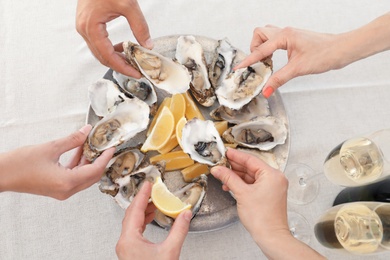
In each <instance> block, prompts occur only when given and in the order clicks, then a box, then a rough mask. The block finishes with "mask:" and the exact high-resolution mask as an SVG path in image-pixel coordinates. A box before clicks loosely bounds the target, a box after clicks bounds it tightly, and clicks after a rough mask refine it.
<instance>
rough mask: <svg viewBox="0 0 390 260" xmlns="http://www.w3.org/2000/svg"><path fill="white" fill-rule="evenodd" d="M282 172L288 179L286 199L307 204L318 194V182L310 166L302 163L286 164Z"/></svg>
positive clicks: (317, 175)
mask: <svg viewBox="0 0 390 260" xmlns="http://www.w3.org/2000/svg"><path fill="white" fill-rule="evenodd" d="M284 174H285V176H286V178H287V179H288V193H287V199H288V200H289V201H291V202H293V203H295V204H300V205H302V204H308V203H310V202H312V201H313V200H314V199H315V198H316V197H317V195H318V191H319V183H318V180H317V178H318V177H320V176H322V174H316V173H315V172H314V170H313V169H312V168H310V167H309V166H307V165H306V164H303V163H292V164H287V166H286V169H285V170H284Z"/></svg>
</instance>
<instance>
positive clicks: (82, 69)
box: [0, 0, 390, 260]
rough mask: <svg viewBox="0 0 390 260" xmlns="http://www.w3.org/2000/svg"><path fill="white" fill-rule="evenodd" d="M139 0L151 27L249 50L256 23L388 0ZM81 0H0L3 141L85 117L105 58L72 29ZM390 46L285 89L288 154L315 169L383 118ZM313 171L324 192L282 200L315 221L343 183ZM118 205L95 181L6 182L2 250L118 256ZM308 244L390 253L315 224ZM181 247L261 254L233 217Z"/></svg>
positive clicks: (124, 28)
mask: <svg viewBox="0 0 390 260" xmlns="http://www.w3.org/2000/svg"><path fill="white" fill-rule="evenodd" d="M139 2H140V5H141V8H142V10H143V12H144V14H145V16H146V19H147V21H148V23H149V27H150V31H151V35H152V37H153V38H156V37H160V36H165V35H172V34H194V35H203V36H208V37H211V38H214V39H220V38H223V37H227V38H229V39H230V41H231V43H232V44H233V45H235V46H236V47H238V48H240V49H241V50H243V51H245V52H246V53H248V52H249V44H250V41H251V38H252V32H253V29H254V28H255V27H256V26H264V25H266V24H273V25H277V26H281V27H284V26H293V27H298V28H304V29H308V30H314V31H319V32H329V33H339V32H344V31H347V30H351V29H354V28H357V27H359V26H361V25H363V24H365V23H367V22H369V21H371V20H372V19H374V18H376V17H377V16H379V15H381V14H383V13H385V12H387V11H389V10H390V2H389V1H387V0H377V1H371V0H360V1H356V0H345V1H338V0H337V1H336V0H330V1H309V0H301V1H281V0H274V1H264V0H246V1H233V0H213V1H209V0H198V1H190V0H166V1H157V0H155V1H152V0H140V1H139ZM76 3H77V2H76V0H71V1H69V0H56V1H52V0H40V1H28V0H19V1H10V0H8V1H7V0H0V143H1V145H0V152H5V151H8V150H11V149H14V148H16V147H19V146H23V145H28V144H36V143H41V142H46V141H49V140H52V139H55V138H59V137H62V136H65V135H68V134H69V133H71V132H72V131H74V130H76V129H78V128H80V127H81V126H82V125H84V122H85V117H86V112H87V108H88V99H87V88H88V86H89V84H91V83H92V82H94V81H96V80H97V79H99V78H101V77H102V76H103V75H104V73H105V72H106V71H107V68H106V67H104V66H102V65H101V64H100V63H99V62H98V61H97V60H96V59H95V58H94V57H93V56H92V55H91V53H90V51H89V49H88V48H87V46H86V44H85V42H84V41H83V39H82V38H81V36H79V35H78V34H77V32H76V30H75V10H76ZM107 28H108V30H109V33H110V37H111V40H112V42H114V43H117V42H120V41H124V40H133V41H134V37H133V36H132V34H131V32H130V29H129V26H128V24H127V23H126V22H125V19H123V18H121V19H116V20H114V21H112V22H110V23H109V24H108V27H107ZM389 55H390V53H389V52H385V53H381V54H378V55H376V56H373V57H370V58H367V59H365V60H363V61H360V62H357V63H355V64H352V65H350V66H348V67H346V68H344V69H342V70H339V71H332V72H328V73H325V74H322V75H311V76H305V77H300V78H297V79H294V80H292V81H290V82H289V83H287V84H286V85H285V86H284V87H283V88H282V89H281V94H282V97H283V100H284V105H285V108H286V111H287V113H288V116H289V120H290V134H291V152H290V156H289V162H302V163H306V164H308V165H309V166H311V167H312V168H313V169H315V170H316V171H318V172H321V171H322V163H323V160H324V158H325V156H326V155H327V154H328V152H329V151H330V149H332V148H333V147H334V146H335V145H337V144H338V143H339V142H341V141H343V140H344V139H346V138H348V137H351V136H354V135H357V134H360V133H364V132H367V131H371V130H377V129H380V128H384V127H390V124H389V122H388V119H389V118H390V112H389V111H390V102H389V100H390V91H389V87H390V73H389V68H390V56H389ZM273 60H274V68H275V69H276V70H277V69H279V68H281V67H282V66H283V65H284V64H285V62H286V53H285V52H283V51H278V52H276V53H275V55H274V56H273ZM67 158H68V156H65V157H64V159H63V160H64V161H66V160H67ZM25 163H26V164H29V163H30V162H25ZM320 180H321V188H320V194H319V196H318V197H317V198H316V200H315V201H314V202H313V203H311V204H309V205H306V206H296V205H289V209H290V210H292V211H296V212H299V213H301V214H302V215H303V216H305V218H306V219H307V220H308V221H309V223H310V225H311V227H313V225H314V223H315V221H316V219H317V218H318V217H319V216H320V214H321V213H322V212H324V211H325V210H327V209H328V208H329V207H330V206H331V204H332V201H333V199H334V197H335V196H336V194H337V192H338V191H339V190H341V188H340V187H338V186H336V185H334V184H331V183H330V182H328V181H327V180H326V178H325V177H323V178H322V179H320ZM0 181H1V180H0ZM264 203H267V202H266V201H265V202H264ZM123 215H124V212H123V211H122V210H121V209H120V208H119V207H118V206H117V205H116V204H115V203H114V202H113V201H112V200H111V199H110V198H109V197H108V196H106V195H103V194H102V193H100V191H99V190H98V188H97V186H96V185H95V186H92V187H91V188H89V189H87V190H85V191H83V192H80V193H78V194H76V195H74V196H73V197H71V198H70V199H68V200H66V201H63V202H59V201H56V200H54V199H50V198H45V197H39V196H33V195H27V194H16V193H8V192H5V193H1V194H0V259H40V260H41V259H94V260H95V259H116V255H115V244H116V242H117V240H118V238H119V234H120V230H121V221H122V218H123ZM254 217H255V216H254ZM166 235H167V233H166V232H165V231H163V230H161V229H159V228H156V227H154V226H149V227H148V228H147V230H146V232H145V236H146V237H147V238H148V239H150V240H152V241H154V242H158V241H162V240H163V239H164V238H165V237H166ZM270 235H272V234H270ZM310 246H312V247H314V248H315V249H316V250H318V251H320V252H321V253H322V254H324V255H325V256H327V257H328V258H329V259H388V258H389V257H390V253H387V254H383V255H377V256H370V257H368V256H367V257H357V256H345V255H339V254H337V253H335V252H332V251H330V250H326V249H325V248H324V247H322V246H321V245H319V244H318V243H317V241H316V239H315V237H314V236H312V237H311V242H310ZM181 258H182V259H265V256H264V255H263V254H262V253H261V251H260V250H259V248H258V247H257V246H256V244H255V243H254V242H253V240H252V238H251V237H250V235H249V234H248V233H247V231H246V230H245V228H244V227H243V226H242V225H241V224H240V223H239V222H237V223H234V224H233V225H231V226H229V227H226V228H224V229H222V230H219V231H213V232H207V233H196V234H194V233H193V234H189V235H188V237H187V239H186V241H185V244H184V246H183V249H182V254H181Z"/></svg>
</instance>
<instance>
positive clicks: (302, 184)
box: [299, 173, 322, 186]
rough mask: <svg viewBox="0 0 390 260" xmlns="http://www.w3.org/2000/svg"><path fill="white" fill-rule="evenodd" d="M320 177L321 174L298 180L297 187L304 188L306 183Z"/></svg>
mask: <svg viewBox="0 0 390 260" xmlns="http://www.w3.org/2000/svg"><path fill="white" fill-rule="evenodd" d="M321 176H322V173H317V174H314V175H313V176H310V177H309V178H307V179H305V178H303V177H301V178H299V185H301V186H306V184H307V183H309V182H311V181H313V180H315V179H317V178H319V177H321Z"/></svg>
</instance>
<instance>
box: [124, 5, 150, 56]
mask: <svg viewBox="0 0 390 260" xmlns="http://www.w3.org/2000/svg"><path fill="white" fill-rule="evenodd" d="M123 15H124V16H125V17H126V19H127V21H128V23H129V25H130V28H131V31H132V32H133V34H134V37H135V38H136V39H137V41H138V43H139V44H140V45H141V46H143V47H145V48H148V49H152V48H153V42H152V40H151V38H150V33H149V27H148V23H147V22H146V19H145V17H144V15H143V13H142V11H141V8H140V7H139V5H138V2H137V1H135V3H134V5H133V6H132V8H131V9H130V8H129V10H128V11H126V12H125V13H124V14H123Z"/></svg>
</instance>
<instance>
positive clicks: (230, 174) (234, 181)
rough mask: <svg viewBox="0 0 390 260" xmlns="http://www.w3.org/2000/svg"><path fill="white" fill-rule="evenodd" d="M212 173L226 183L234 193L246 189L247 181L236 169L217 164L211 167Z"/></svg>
mask: <svg viewBox="0 0 390 260" xmlns="http://www.w3.org/2000/svg"><path fill="white" fill-rule="evenodd" d="M210 173H211V174H212V175H213V176H214V177H215V178H217V179H219V180H220V181H221V182H222V183H223V184H224V185H226V186H227V187H228V188H229V189H230V190H231V191H232V192H233V193H234V194H237V193H239V192H240V190H244V189H245V187H246V185H247V184H246V183H245V182H244V181H243V180H242V179H241V178H240V176H238V175H237V174H236V173H235V172H234V171H232V170H230V169H228V168H226V167H224V166H215V167H213V168H211V170H210Z"/></svg>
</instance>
